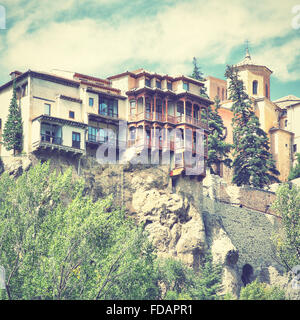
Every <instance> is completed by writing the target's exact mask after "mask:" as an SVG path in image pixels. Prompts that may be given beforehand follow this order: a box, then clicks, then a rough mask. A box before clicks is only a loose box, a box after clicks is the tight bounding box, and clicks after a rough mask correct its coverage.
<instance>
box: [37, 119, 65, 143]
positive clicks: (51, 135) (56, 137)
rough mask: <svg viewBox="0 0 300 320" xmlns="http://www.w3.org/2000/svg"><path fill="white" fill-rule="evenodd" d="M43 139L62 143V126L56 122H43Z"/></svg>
mask: <svg viewBox="0 0 300 320" xmlns="http://www.w3.org/2000/svg"><path fill="white" fill-rule="evenodd" d="M41 141H45V142H49V143H54V144H62V127H61V126H58V125H55V124H50V123H46V122H42V124H41Z"/></svg>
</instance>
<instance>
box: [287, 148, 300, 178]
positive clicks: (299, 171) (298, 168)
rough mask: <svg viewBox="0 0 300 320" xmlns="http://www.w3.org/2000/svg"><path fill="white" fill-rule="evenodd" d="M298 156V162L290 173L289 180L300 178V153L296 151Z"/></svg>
mask: <svg viewBox="0 0 300 320" xmlns="http://www.w3.org/2000/svg"><path fill="white" fill-rule="evenodd" d="M296 157H297V164H296V165H295V167H294V168H292V169H291V171H290V174H289V177H288V179H289V181H290V180H293V179H297V178H300V153H296Z"/></svg>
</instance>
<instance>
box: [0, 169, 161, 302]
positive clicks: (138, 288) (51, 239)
mask: <svg viewBox="0 0 300 320" xmlns="http://www.w3.org/2000/svg"><path fill="white" fill-rule="evenodd" d="M84 190H85V186H84V182H83V181H82V180H76V181H72V172H71V169H68V170H67V171H66V172H65V173H64V174H56V173H55V172H52V173H51V172H50V168H49V164H48V163H45V164H39V165H37V166H35V167H34V168H31V169H30V170H29V171H28V172H25V173H23V175H22V176H20V177H19V178H18V179H17V180H15V179H13V178H11V177H10V176H9V175H8V174H7V173H4V174H2V175H1V177H0V265H2V266H4V268H5V270H6V292H5V291H4V290H1V292H0V295H2V298H4V299H36V298H38V299H155V298H157V296H158V294H159V292H158V289H157V283H156V280H157V272H156V269H155V264H154V261H155V255H154V253H153V247H152V246H151V244H150V243H149V242H148V241H147V238H146V236H145V235H144V233H143V232H142V229H141V228H137V227H136V226H135V225H134V224H133V222H132V221H131V220H130V219H129V218H125V214H124V212H123V211H122V210H120V209H117V208H115V207H114V206H113V204H112V203H113V201H112V199H111V198H107V199H100V200H98V201H96V202H93V201H92V198H91V197H90V196H88V195H85V192H84Z"/></svg>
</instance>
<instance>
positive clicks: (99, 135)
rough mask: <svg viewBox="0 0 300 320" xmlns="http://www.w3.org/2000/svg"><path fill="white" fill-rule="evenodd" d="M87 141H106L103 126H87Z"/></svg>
mask: <svg viewBox="0 0 300 320" xmlns="http://www.w3.org/2000/svg"><path fill="white" fill-rule="evenodd" d="M88 141H90V142H101V143H104V142H106V141H107V133H106V132H105V129H103V128H95V127H89V128H88Z"/></svg>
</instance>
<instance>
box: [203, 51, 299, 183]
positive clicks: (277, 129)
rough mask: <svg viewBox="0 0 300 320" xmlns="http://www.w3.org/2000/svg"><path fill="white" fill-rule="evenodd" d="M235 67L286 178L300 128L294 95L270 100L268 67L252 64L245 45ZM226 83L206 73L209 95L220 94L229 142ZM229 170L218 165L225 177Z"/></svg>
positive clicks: (229, 126) (281, 175)
mask: <svg viewBox="0 0 300 320" xmlns="http://www.w3.org/2000/svg"><path fill="white" fill-rule="evenodd" d="M235 67H236V68H237V70H238V73H239V76H240V79H241V80H243V83H244V86H245V91H246V93H247V94H248V95H249V97H250V99H251V100H252V102H253V105H254V109H255V113H256V115H257V116H258V118H259V120H260V125H261V128H262V129H263V130H264V131H265V132H266V133H267V134H268V136H269V139H270V149H271V153H272V155H273V159H274V160H275V162H276V166H277V169H278V170H279V172H280V176H279V179H280V180H281V181H286V180H287V177H288V175H289V172H290V169H291V167H292V163H293V161H294V159H295V152H297V144H298V145H299V143H300V141H298V140H299V139H300V138H299V136H300V132H298V131H297V130H298V128H297V121H298V122H299V120H300V100H299V98H297V97H295V96H287V97H284V98H281V99H278V100H276V101H271V100H270V89H271V88H270V76H271V74H272V71H271V70H270V69H269V68H268V67H266V66H264V65H258V64H256V63H255V62H254V61H253V60H252V58H251V56H250V54H249V51H248V49H247V50H246V55H245V58H244V59H243V60H242V61H241V62H239V63H237V64H236V65H235ZM228 85H229V84H228V83H227V84H226V81H225V80H222V79H217V78H214V77H208V78H207V80H206V87H207V89H208V95H209V97H210V99H214V98H215V97H216V96H217V95H218V96H219V97H220V98H221V108H220V111H219V112H220V115H221V117H222V119H223V122H224V125H225V127H226V128H227V136H226V141H227V142H229V143H232V142H233V136H232V125H231V123H232V117H233V113H232V111H231V106H232V101H230V100H226V99H227V98H228V97H229V92H227V88H228V87H229V86H228ZM223 92H225V93H227V97H226V95H223ZM220 95H221V96H220ZM298 109H299V110H298ZM231 174H232V172H231V170H228V169H227V168H225V167H221V168H220V175H221V176H224V178H226V179H227V180H231Z"/></svg>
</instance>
